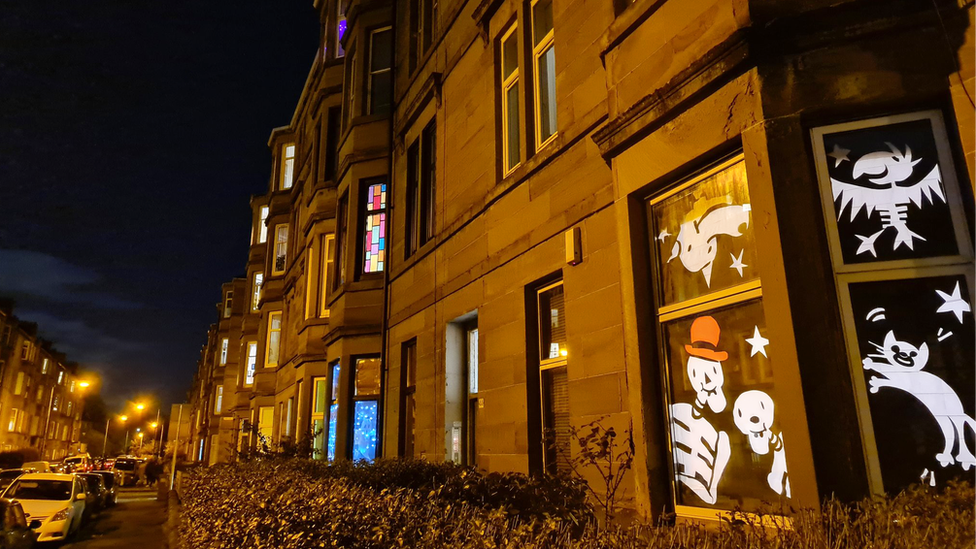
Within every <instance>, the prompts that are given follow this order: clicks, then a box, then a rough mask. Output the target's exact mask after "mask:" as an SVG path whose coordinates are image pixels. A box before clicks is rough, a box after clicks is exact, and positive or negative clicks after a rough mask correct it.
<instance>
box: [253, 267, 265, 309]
mask: <svg viewBox="0 0 976 549" xmlns="http://www.w3.org/2000/svg"><path fill="white" fill-rule="evenodd" d="M262 284H264V273H254V290H253V291H252V294H253V297H252V298H251V310H252V311H256V310H258V304H259V303H261V285H262Z"/></svg>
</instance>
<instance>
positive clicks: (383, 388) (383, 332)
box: [378, 1, 399, 457]
mask: <svg viewBox="0 0 976 549" xmlns="http://www.w3.org/2000/svg"><path fill="white" fill-rule="evenodd" d="M390 4H391V5H392V8H391V14H390V17H391V24H390V32H392V33H393V38H392V40H391V42H390V43H391V44H392V47H393V53H392V55H391V59H392V62H391V63H390V82H391V84H390V131H389V132H387V143H388V147H389V157H388V158H389V168H388V170H387V179H388V181H389V182H390V183H389V187H388V189H389V191H388V193H387V200H388V201H389V204H390V205H389V208H388V209H387V212H388V213H387V215H386V223H387V225H386V231H387V233H386V234H387V235H388V236H389V235H392V234H393V233H392V228H393V220H394V216H395V215H396V207H395V204H396V203H395V202H394V197H395V193H394V192H393V176H394V173H393V148H394V147H395V146H396V139H395V137H394V135H393V120H394V115H395V114H396V110H397V103H396V73H397V58H396V51H397V47H396V44H397V2H396V1H393V2H390ZM388 240H389V238H388ZM388 244H389V243H388ZM392 251H393V246H392V245H388V246H387V256H386V268H385V269H383V318H381V319H380V341H381V348H380V367H381V368H382V369H383V373H382V375H381V376H380V396H381V398H380V407H381V409H382V415H381V416H380V417H381V418H382V420H381V421H382V425H381V427H382V428H381V429H380V435H379V436H380V437H381V438H380V440H379V441H378V442H379V447H380V450H381V452H380V453H381V455H383V456H387V457H388V456H389V454H388V453H387V448H386V445H385V444H384V441H385V439H386V438H387V437H386V432H387V428H388V424H389V421H387V416H388V414H387V411H388V410H390V409H391V407H390V403H388V402H387V387H389V375H390V368H389V363H388V360H387V359H388V355H389V353H387V345H389V335H388V330H387V317H388V316H389V311H390V292H389V291H388V289H389V287H390V265H391V264H392V262H391V261H390V256H391V255H392V254H391V252H392ZM397 409H399V406H397ZM398 453H399V451H398Z"/></svg>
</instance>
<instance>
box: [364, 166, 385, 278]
mask: <svg viewBox="0 0 976 549" xmlns="http://www.w3.org/2000/svg"><path fill="white" fill-rule="evenodd" d="M364 242H365V249H364V253H363V272H364V273H378V272H381V271H382V270H383V264H384V262H385V261H386V183H374V184H372V185H369V186H368V187H367V188H366V231H365V238H364Z"/></svg>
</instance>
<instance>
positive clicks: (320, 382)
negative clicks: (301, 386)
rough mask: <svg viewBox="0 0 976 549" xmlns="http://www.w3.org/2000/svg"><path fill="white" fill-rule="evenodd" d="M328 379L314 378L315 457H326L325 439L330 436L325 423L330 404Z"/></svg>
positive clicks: (313, 431) (313, 447)
mask: <svg viewBox="0 0 976 549" xmlns="http://www.w3.org/2000/svg"><path fill="white" fill-rule="evenodd" d="M327 381H328V380H327V379H326V378H324V377H315V378H312V433H314V434H315V438H314V439H312V457H313V458H315V459H323V458H325V457H326V447H325V441H326V437H327V436H329V435H328V432H329V430H327V429H326V424H325V409H326V408H327V406H328V405H327V403H326V398H327V397H328V394H327V393H326V388H327V387H328V383H327Z"/></svg>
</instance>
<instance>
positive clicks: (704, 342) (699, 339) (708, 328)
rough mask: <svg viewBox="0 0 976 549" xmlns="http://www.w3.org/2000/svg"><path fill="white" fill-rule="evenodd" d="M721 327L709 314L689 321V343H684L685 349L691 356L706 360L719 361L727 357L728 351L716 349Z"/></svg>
mask: <svg viewBox="0 0 976 549" xmlns="http://www.w3.org/2000/svg"><path fill="white" fill-rule="evenodd" d="M721 331H722V329H721V328H719V326H718V322H715V319H714V318H712V317H710V316H700V317H698V318H696V319H695V321H694V322H692V323H691V345H685V351H688V354H689V355H691V356H697V357H700V358H704V359H706V360H716V361H718V362H721V361H723V360H725V359H727V358H729V353H726V352H725V351H718V350H716V349H715V348H716V347H717V346H718V338H719V334H720V333H721Z"/></svg>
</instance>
